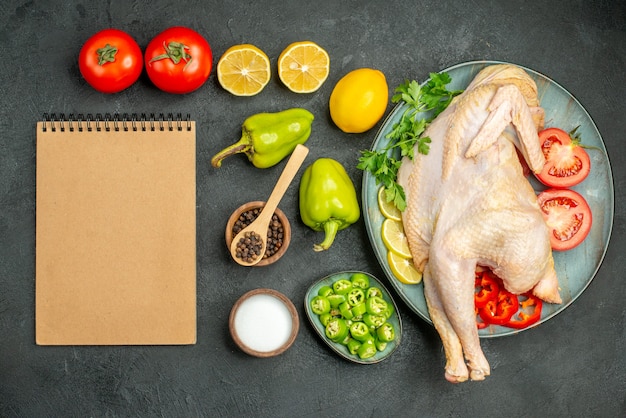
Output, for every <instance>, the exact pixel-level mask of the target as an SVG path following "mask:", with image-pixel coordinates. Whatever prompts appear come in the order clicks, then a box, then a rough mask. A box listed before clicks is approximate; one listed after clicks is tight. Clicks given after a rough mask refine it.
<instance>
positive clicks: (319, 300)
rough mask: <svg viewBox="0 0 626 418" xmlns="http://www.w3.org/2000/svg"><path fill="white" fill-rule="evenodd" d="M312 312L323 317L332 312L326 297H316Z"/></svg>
mask: <svg viewBox="0 0 626 418" xmlns="http://www.w3.org/2000/svg"><path fill="white" fill-rule="evenodd" d="M311 310H312V311H313V313H314V314H315V315H321V314H325V313H328V312H330V302H329V301H328V298H326V297H324V296H315V297H314V298H313V299H312V300H311Z"/></svg>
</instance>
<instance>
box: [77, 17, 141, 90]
mask: <svg viewBox="0 0 626 418" xmlns="http://www.w3.org/2000/svg"><path fill="white" fill-rule="evenodd" d="M78 68H79V69H80V73H81V75H82V76H83V78H84V79H85V80H86V81H87V83H89V85H91V86H92V87H93V88H94V89H96V90H98V91H99V92H102V93H117V92H119V91H122V90H124V89H125V88H127V87H130V86H131V85H132V84H133V83H134V82H135V81H137V79H138V78H139V76H140V75H141V71H142V70H143V55H142V54H141V49H140V48H139V45H137V42H135V40H134V39H133V38H132V37H131V36H130V35H128V34H127V33H126V32H123V31H121V30H118V29H105V30H102V31H100V32H98V33H96V34H94V35H93V36H92V37H91V38H89V39H88V40H87V42H85V44H84V45H83V47H82V48H81V50H80V54H79V56H78Z"/></svg>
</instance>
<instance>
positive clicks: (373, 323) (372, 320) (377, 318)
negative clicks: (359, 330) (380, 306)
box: [363, 313, 387, 331]
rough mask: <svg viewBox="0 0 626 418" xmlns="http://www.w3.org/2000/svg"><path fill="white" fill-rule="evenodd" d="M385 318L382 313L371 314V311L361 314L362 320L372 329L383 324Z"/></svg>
mask: <svg viewBox="0 0 626 418" xmlns="http://www.w3.org/2000/svg"><path fill="white" fill-rule="evenodd" d="M386 320H387V318H385V316H384V315H372V314H371V313H365V314H363V322H364V323H365V325H367V326H368V327H369V329H370V330H372V331H373V330H375V329H376V328H378V327H380V326H381V325H382V324H384V323H385V321H386Z"/></svg>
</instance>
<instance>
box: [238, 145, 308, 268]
mask: <svg viewBox="0 0 626 418" xmlns="http://www.w3.org/2000/svg"><path fill="white" fill-rule="evenodd" d="M308 153H309V149H308V148H307V147H305V146H304V145H300V144H298V145H297V146H296V148H295V149H294V150H293V153H292V154H291V157H289V161H287V165H286V166H285V168H284V169H283V172H282V174H281V175H280V177H279V178H278V182H277V183H276V186H274V190H272V194H270V197H269V198H268V199H267V203H265V206H263V210H261V213H260V214H259V216H258V217H257V218H256V219H255V220H254V221H253V222H252V223H251V224H250V225H248V226H246V227H245V228H244V229H242V230H241V231H239V233H238V234H237V235H235V236H234V237H233V240H232V242H231V243H230V254H231V255H232V257H233V259H234V260H235V261H236V262H237V263H239V264H241V265H242V266H253V265H255V264H256V263H258V262H259V261H261V260H262V259H263V254H265V248H266V247H267V229H268V227H269V224H270V221H271V219H272V215H273V214H274V211H276V208H277V207H278V203H279V202H280V199H282V198H283V195H284V194H285V192H286V191H287V188H288V187H289V184H290V183H291V181H292V180H293V178H294V177H295V175H296V173H297V172H298V170H299V169H300V166H301V165H302V163H303V162H304V159H305V158H306V156H307V154H308ZM249 233H253V234H254V235H256V238H257V239H258V240H259V244H260V249H259V250H260V252H259V254H258V255H257V256H256V258H254V259H253V260H252V261H247V260H244V259H242V258H240V257H237V245H238V244H239V241H240V240H241V239H242V238H244V237H245V235H246V234H249Z"/></svg>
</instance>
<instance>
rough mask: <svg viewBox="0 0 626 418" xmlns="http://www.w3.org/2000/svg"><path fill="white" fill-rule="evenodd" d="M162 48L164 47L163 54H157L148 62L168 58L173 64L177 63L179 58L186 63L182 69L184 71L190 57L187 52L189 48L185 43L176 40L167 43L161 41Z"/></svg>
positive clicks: (189, 61)
mask: <svg viewBox="0 0 626 418" xmlns="http://www.w3.org/2000/svg"><path fill="white" fill-rule="evenodd" d="M163 49H165V54H161V55H157V56H156V57H154V58H152V59H151V60H150V62H153V61H160V60H163V59H168V58H169V59H170V60H172V62H173V63H174V64H178V63H179V62H180V61H181V60H183V61H185V63H186V64H185V68H183V71H185V69H186V68H187V67H188V66H189V64H191V61H192V57H191V55H189V53H188V52H187V51H188V50H189V47H188V46H187V45H185V44H182V43H180V42H176V41H172V42H170V43H169V44H165V42H163Z"/></svg>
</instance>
